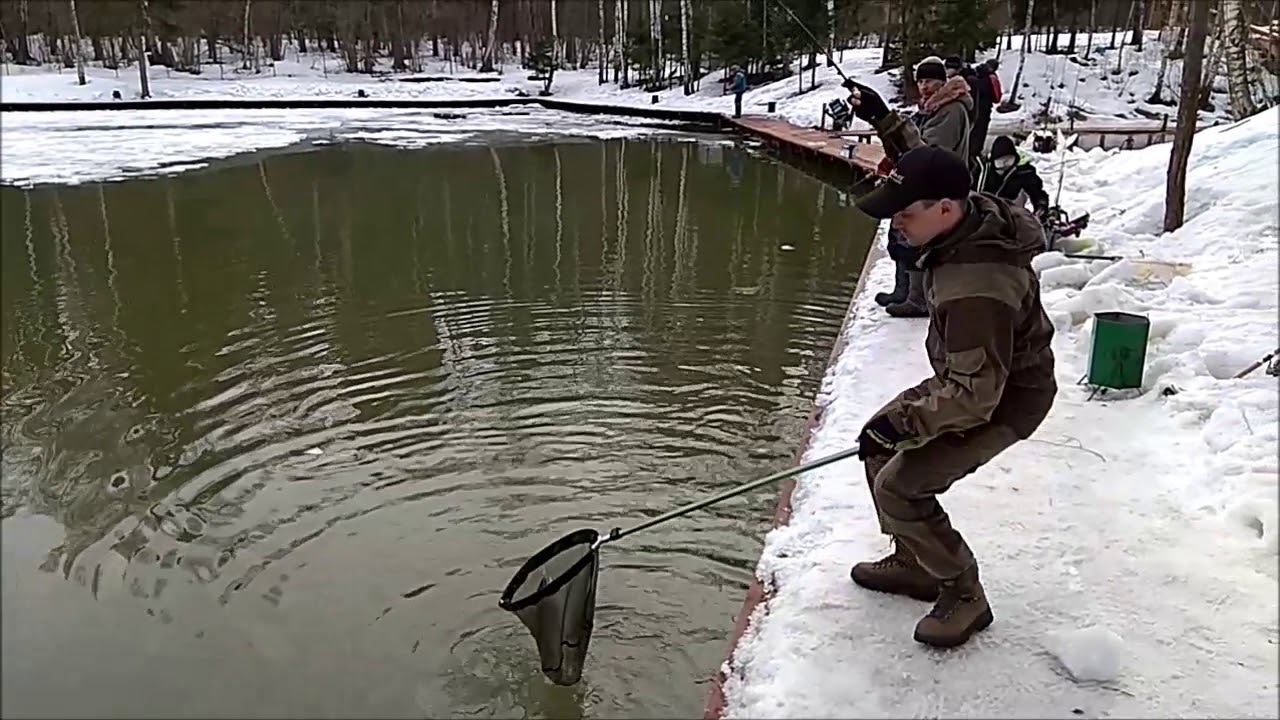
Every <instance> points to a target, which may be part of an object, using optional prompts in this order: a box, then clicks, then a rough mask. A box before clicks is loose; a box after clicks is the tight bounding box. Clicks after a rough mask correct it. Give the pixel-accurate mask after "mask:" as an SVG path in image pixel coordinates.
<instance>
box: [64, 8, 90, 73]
mask: <svg viewBox="0 0 1280 720" xmlns="http://www.w3.org/2000/svg"><path fill="white" fill-rule="evenodd" d="M68 4H69V5H70V9H71V29H72V30H73V31H74V32H75V38H76V47H75V53H76V81H77V82H78V83H80V84H81V85H84V84H85V82H86V81H85V79H84V44H83V43H82V42H81V41H80V15H79V14H78V13H76V0H68Z"/></svg>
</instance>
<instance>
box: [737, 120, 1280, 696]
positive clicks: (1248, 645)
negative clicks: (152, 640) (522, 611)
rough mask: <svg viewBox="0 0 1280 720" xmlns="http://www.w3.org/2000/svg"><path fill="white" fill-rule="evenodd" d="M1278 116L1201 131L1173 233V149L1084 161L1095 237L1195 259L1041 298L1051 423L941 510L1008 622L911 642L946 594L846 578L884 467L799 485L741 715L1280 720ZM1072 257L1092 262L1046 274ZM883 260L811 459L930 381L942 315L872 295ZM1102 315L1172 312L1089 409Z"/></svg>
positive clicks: (1080, 206)
mask: <svg viewBox="0 0 1280 720" xmlns="http://www.w3.org/2000/svg"><path fill="white" fill-rule="evenodd" d="M1277 113H1278V111H1277V110H1276V109H1272V110H1269V111H1267V112H1265V113H1263V114H1261V115H1258V116H1255V117H1253V118H1250V119H1249V120H1246V121H1244V122H1241V123H1238V124H1235V125H1230V126H1225V127H1221V128H1214V129H1210V130H1206V131H1203V132H1201V133H1199V134H1198V135H1197V136H1196V139H1195V145H1194V150H1193V156H1192V160H1191V167H1190V172H1189V173H1188V187H1189V190H1188V207H1187V222H1186V225H1185V226H1184V227H1183V228H1182V229H1180V230H1179V231H1177V232H1175V233H1172V234H1168V235H1161V234H1160V230H1159V227H1160V221H1161V218H1162V212H1161V209H1162V207H1163V197H1164V177H1165V175H1164V169H1165V166H1166V164H1167V162H1168V157H1169V146H1168V145H1161V146H1156V147H1152V148H1149V149H1146V150H1139V151H1131V152H1127V153H1120V154H1116V153H1114V152H1113V153H1106V152H1103V151H1099V150H1095V151H1091V152H1088V153H1085V152H1079V151H1076V152H1074V153H1072V154H1070V155H1068V156H1067V162H1068V163H1069V165H1068V168H1067V172H1066V180H1065V183H1064V185H1065V187H1064V189H1063V193H1062V197H1063V204H1064V206H1065V207H1067V208H1069V209H1071V210H1072V211H1082V210H1089V211H1092V212H1093V223H1092V227H1091V228H1090V231H1088V233H1087V234H1088V235H1089V236H1090V237H1091V238H1093V240H1094V249H1096V250H1102V251H1105V252H1106V253H1108V254H1119V255H1124V256H1127V257H1146V258H1155V259H1165V260H1176V261H1180V262H1184V263H1188V264H1189V265H1190V269H1189V272H1187V273H1186V274H1185V275H1183V276H1170V275H1169V274H1168V273H1162V272H1161V270H1162V269H1167V268H1168V266H1163V268H1162V266H1152V265H1141V264H1134V263H1129V262H1122V263H1118V264H1116V265H1115V266H1112V267H1111V269H1109V270H1106V271H1105V272H1101V271H1102V269H1103V267H1104V266H1106V263H1101V264H1100V265H1099V266H1094V267H1089V268H1088V269H1087V270H1086V271H1085V272H1083V273H1081V274H1079V275H1077V276H1076V277H1075V278H1074V282H1072V283H1070V284H1068V285H1063V286H1059V287H1055V288H1051V289H1046V290H1045V291H1044V301H1045V305H1046V307H1047V309H1048V311H1049V312H1050V314H1051V316H1052V317H1053V320H1054V323H1055V325H1056V326H1057V331H1058V332H1057V336H1056V339H1055V342H1054V350H1055V353H1056V355H1057V363H1058V364H1057V368H1058V372H1057V375H1058V382H1059V385H1060V391H1059V395H1058V399H1057V402H1056V405H1055V407H1054V410H1053V412H1052V413H1051V414H1050V416H1049V418H1048V419H1047V420H1046V421H1045V423H1044V424H1043V426H1042V427H1041V428H1040V430H1039V432H1037V433H1036V435H1035V436H1034V437H1033V438H1032V440H1031V441H1028V442H1023V443H1020V444H1018V445H1016V446H1015V447H1013V448H1012V449H1010V450H1009V451H1007V452H1006V453H1005V454H1003V455H1001V456H1000V457H998V458H997V459H996V460H995V461H993V462H992V463H991V464H990V465H988V466H986V467H984V468H982V469H981V470H979V471H978V472H977V473H975V474H974V475H972V476H970V477H968V478H965V479H964V480H962V481H960V482H959V483H957V484H956V485H955V486H954V487H953V488H952V490H951V491H950V492H948V493H947V494H946V496H945V498H944V501H943V502H944V504H945V505H946V507H947V510H948V512H949V513H950V514H951V516H952V518H953V520H954V521H955V523H956V525H957V527H958V528H959V529H960V530H961V532H962V533H964V535H965V537H966V539H967V540H968V541H969V543H970V544H971V545H972V546H973V548H974V551H975V553H976V554H977V556H978V558H979V561H980V563H981V566H982V572H983V583H984V585H985V587H986V588H987V591H988V593H989V595H990V599H991V603H992V606H993V609H994V613H995V617H996V621H995V624H994V625H992V626H991V627H990V628H989V629H988V630H986V631H985V632H983V633H981V634H979V635H977V636H976V637H975V638H974V639H973V640H971V641H970V643H969V644H968V645H967V646H965V647H963V648H961V649H959V650H955V651H951V652H938V651H933V650H929V649H926V648H924V647H922V646H920V645H917V644H916V643H915V642H914V641H913V640H912V638H911V632H912V629H913V627H914V624H915V622H916V620H917V619H918V618H919V617H920V616H921V615H923V614H924V613H925V612H927V611H928V605H927V604H925V603H920V602H916V601H913V600H909V599H902V598H894V597H890V596H886V595H882V594H879V593H873V592H869V591H866V590H863V589H861V588H858V587H856V586H854V585H853V583H852V582H851V581H850V580H849V575H848V572H849V566H850V565H851V564H852V563H854V562H856V561H858V560H862V559H868V558H874V557H879V556H880V555H882V554H883V553H884V551H886V550H887V549H888V543H887V542H886V541H885V540H884V539H883V538H882V537H881V536H880V535H879V533H878V530H877V529H876V524H875V520H874V516H873V510H872V505H871V500H870V497H869V494H868V491H867V485H866V482H865V479H864V477H863V473H862V467H861V465H860V464H858V463H857V462H856V461H847V462H843V463H838V464H837V465H835V466H829V467H828V468H825V469H822V470H819V471H815V472H812V473H809V474H807V475H806V476H804V477H803V478H802V479H801V480H800V481H799V483H798V485H797V487H796V492H795V496H794V499H793V513H792V516H791V521H790V524H789V525H787V526H786V527H783V528H779V529H777V530H775V531H773V532H772V533H771V534H770V535H769V536H768V538H767V541H766V547H765V550H764V553H763V556H762V558H761V561H760V564H759V567H758V569H757V574H758V575H759V577H761V578H762V580H764V581H765V582H766V583H770V584H771V587H772V589H773V592H774V595H773V597H772V599H771V600H770V601H769V602H768V604H767V605H765V606H763V607H761V608H760V609H758V610H757V614H756V616H755V617H754V618H753V624H752V627H751V628H750V629H749V631H748V632H747V634H746V635H745V636H744V637H743V639H742V641H741V642H740V644H739V645H738V648H737V651H736V654H735V655H734V657H733V658H732V659H731V661H730V663H728V664H727V666H726V668H725V669H726V673H727V676H728V681H727V682H726V685H725V692H726V696H727V708H726V712H725V716H726V717H740V718H748V717H749V718H763V717H794V718H815V717H940V716H941V717H962V716H963V717H1077V716H1086V717H1099V716H1112V717H1187V716H1199V717H1207V716H1214V717H1246V716H1247V717H1261V716H1267V717H1276V712H1277V707H1278V702H1280V698H1278V697H1277V672H1278V670H1280V668H1278V667H1277V650H1278V648H1277V645H1276V643H1277V617H1278V612H1280V608H1278V600H1277V539H1278V538H1280V533H1278V527H1277V522H1278V518H1277V503H1278V497H1277V459H1276V458H1277V432H1278V425H1277V420H1278V419H1280V415H1278V410H1277V405H1278V403H1277V380H1276V378H1273V377H1269V376H1267V375H1266V374H1265V372H1264V370H1263V369H1262V368H1259V369H1258V370H1257V371H1255V372H1254V373H1253V374H1252V375H1250V376H1248V377H1247V378H1245V379H1241V380H1233V379H1230V376H1231V375H1233V374H1235V373H1236V372H1238V371H1240V370H1243V369H1244V368H1245V367H1247V366H1248V365H1249V364H1250V363H1251V362H1253V361H1255V360H1257V359H1260V358H1261V357H1262V356H1264V355H1265V354H1266V353H1268V352H1270V351H1272V350H1274V349H1275V348H1276V347H1277V345H1280V342H1277V336H1278V335H1280V333H1278V331H1277V293H1278V292H1280V280H1278V274H1277V267H1278V262H1280V257H1278V254H1277V246H1278V241H1277V235H1278V231H1277V211H1278V209H1280V208H1278V203H1277V181H1276V168H1277V167H1278V166H1280V165H1278V163H1280V158H1278V156H1277V122H1278V120H1280V116H1278V114H1277ZM1048 160H1049V159H1048V158H1044V159H1042V161H1045V164H1046V165H1051V164H1050V163H1049V162H1047V161H1048ZM1045 174H1046V175H1047V176H1052V175H1053V171H1052V170H1051V169H1047V170H1046V173H1045ZM1064 262H1066V263H1074V262H1079V261H1070V260H1067V259H1066V258H1063V257H1062V256H1056V257H1055V256H1053V255H1046V256H1044V260H1042V261H1041V263H1039V264H1040V265H1041V266H1043V267H1049V266H1052V265H1054V264H1055V263H1064ZM1152 270H1154V272H1152ZM870 272H871V273H872V275H871V277H870V278H869V280H870V282H869V283H868V290H867V292H866V293H864V297H862V298H861V299H859V300H858V302H857V306H856V312H855V313H854V314H852V315H851V316H850V318H849V319H848V320H847V321H846V327H845V330H844V332H845V333H846V334H847V337H848V340H849V344H848V346H847V349H846V350H845V351H844V352H843V354H842V355H841V356H840V357H839V358H838V360H837V361H836V363H835V364H834V365H833V367H832V369H831V370H830V371H829V373H828V376H827V377H826V379H825V382H824V387H823V390H822V392H821V394H820V398H819V402H820V403H823V404H824V405H825V415H824V417H823V420H822V423H821V425H820V426H819V428H818V429H817V430H816V435H815V437H814V440H813V444H812V447H811V448H810V449H809V450H808V453H807V455H806V457H805V460H806V461H808V460H813V459H816V458H818V457H821V456H823V455H827V454H829V453H832V452H835V451H837V450H839V449H843V448H845V447H847V446H848V445H849V444H850V443H852V442H854V441H855V438H856V437H857V435H858V430H859V428H860V427H861V425H862V423H863V422H865V420H866V419H867V418H868V416H869V414H870V413H871V412H874V411H875V410H876V409H877V408H878V407H879V406H880V405H881V404H882V403H884V402H885V401H887V400H888V399H889V398H890V397H891V396H892V395H893V394H895V393H896V392H897V391H898V390H899V389H900V388H904V387H907V386H909V385H914V384H915V383H916V382H918V381H919V380H920V379H921V378H922V377H926V376H927V375H928V374H929V367H928V364H927V362H926V360H925V356H924V351H923V337H924V332H925V321H924V320H894V319H889V318H888V317H887V316H886V315H885V314H884V312H883V311H882V310H880V309H879V308H878V307H876V306H875V304H874V302H873V301H872V300H871V299H870V296H871V295H872V294H873V292H874V291H875V290H880V289H885V288H888V287H889V286H890V285H891V284H892V276H893V273H892V266H891V262H890V261H889V260H887V259H881V260H880V261H878V262H877V263H876V264H875V265H874V267H873V268H871V269H870ZM1063 279H1064V280H1065V279H1072V278H1067V277H1066V276H1063ZM1105 310H1126V311H1133V312H1140V313H1144V314H1148V315H1149V316H1150V317H1151V319H1152V329H1151V342H1150V345H1149V348H1148V354H1147V366H1146V374H1145V380H1144V390H1145V391H1146V392H1145V393H1144V394H1142V395H1141V396H1140V397H1136V398H1132V399H1114V400H1112V399H1107V400H1101V401H1100V400H1096V399H1095V400H1094V401H1086V397H1087V394H1088V393H1087V390H1086V389H1085V388H1084V387H1082V386H1078V385H1076V381H1077V380H1079V379H1080V378H1081V377H1082V376H1083V375H1084V374H1085V367H1086V356H1087V352H1088V348H1089V339H1090V333H1091V320H1090V317H1091V314H1092V313H1093V312H1095V311H1105ZM1166 388H1176V394H1173V395H1165V394H1164V393H1163V392H1162V390H1164V389H1166ZM1072 677H1077V678H1078V679H1079V682H1077V681H1073V680H1072V679H1071V678H1072ZM1087 678H1100V679H1102V680H1103V681H1101V682H1099V681H1097V680H1095V681H1092V682H1090V681H1087V680H1086V679H1087Z"/></svg>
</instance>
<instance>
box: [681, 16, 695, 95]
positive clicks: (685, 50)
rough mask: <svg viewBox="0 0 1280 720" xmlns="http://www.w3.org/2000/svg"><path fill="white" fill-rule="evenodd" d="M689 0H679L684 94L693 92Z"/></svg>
mask: <svg viewBox="0 0 1280 720" xmlns="http://www.w3.org/2000/svg"><path fill="white" fill-rule="evenodd" d="M691 20H692V18H690V17H689V0H680V54H681V55H682V56H683V58H684V94H685V95H692V94H693V58H692V57H691V56H690V55H689V23H690V22H691Z"/></svg>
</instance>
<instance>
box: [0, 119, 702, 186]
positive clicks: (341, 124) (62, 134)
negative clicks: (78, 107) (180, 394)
mask: <svg viewBox="0 0 1280 720" xmlns="http://www.w3.org/2000/svg"><path fill="white" fill-rule="evenodd" d="M3 125H4V132H2V133H0V157H3V159H4V160H3V162H0V182H3V183H5V184H14V185H34V184H41V183H67V184H76V183H82V182H98V181H102V180H116V179H120V178H125V177H132V176H136V175H147V174H158V173H159V174H165V173H175V172H182V171H186V170H192V169H196V168H200V167H204V166H206V165H208V164H209V163H210V162H211V161H213V160H218V159H221V158H227V157H231V156H234V155H239V154H242V153H248V152H254V151H263V150H272V149H279V148H284V147H289V146H292V145H298V144H302V143H330V142H343V141H362V142H372V143H378V144H383V145H391V146H394V147H405V148H417V147H426V146H428V145H436V144H441V143H460V142H480V141H490V140H492V139H494V137H495V136H497V135H501V134H510V135H516V134H518V135H519V137H520V139H521V140H525V141H537V140H545V139H550V138H557V137H588V138H592V139H597V140H600V139H610V138H618V137H633V136H640V135H669V134H676V133H681V132H683V129H682V127H681V126H679V125H677V124H670V127H671V129H670V130H667V129H664V127H663V126H664V125H665V124H664V123H661V122H658V121H654V120H646V119H639V118H626V117H611V118H608V119H607V120H602V119H600V118H598V117H593V116H589V115H578V114H574V113H568V112H557V111H552V110H545V109H542V108H539V107H536V106H527V107H516V108H507V109H499V110H478V111H472V110H448V111H431V110H419V109H409V110H396V109H390V110H389V109H342V110H308V111H305V112H299V111H296V110H234V111H231V110H224V111H218V110H215V111H197V110H163V111H160V110H157V111H137V112H119V111H114V110H102V111H73V112H48V113H45V112H41V113H10V114H6V115H5V116H4V117H3Z"/></svg>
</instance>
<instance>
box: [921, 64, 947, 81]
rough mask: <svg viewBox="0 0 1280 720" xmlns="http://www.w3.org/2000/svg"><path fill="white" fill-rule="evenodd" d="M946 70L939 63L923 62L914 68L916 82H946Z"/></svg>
mask: <svg viewBox="0 0 1280 720" xmlns="http://www.w3.org/2000/svg"><path fill="white" fill-rule="evenodd" d="M946 79H947V69H946V68H945V67H943V65H942V63H940V62H923V63H920V64H919V65H918V66H917V67H916V80H917V81H919V80H946Z"/></svg>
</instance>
